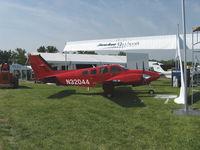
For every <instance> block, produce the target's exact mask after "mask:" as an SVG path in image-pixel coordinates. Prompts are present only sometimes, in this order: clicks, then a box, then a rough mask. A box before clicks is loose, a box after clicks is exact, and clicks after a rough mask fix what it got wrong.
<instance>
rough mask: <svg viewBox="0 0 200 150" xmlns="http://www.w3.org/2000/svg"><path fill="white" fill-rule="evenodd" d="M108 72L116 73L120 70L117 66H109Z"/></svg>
mask: <svg viewBox="0 0 200 150" xmlns="http://www.w3.org/2000/svg"><path fill="white" fill-rule="evenodd" d="M110 72H112V73H117V72H122V70H121V69H119V68H118V67H117V66H111V67H110Z"/></svg>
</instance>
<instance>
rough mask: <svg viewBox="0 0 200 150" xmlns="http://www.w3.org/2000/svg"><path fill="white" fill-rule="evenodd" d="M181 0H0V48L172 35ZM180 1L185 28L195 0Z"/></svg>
mask: <svg viewBox="0 0 200 150" xmlns="http://www.w3.org/2000/svg"><path fill="white" fill-rule="evenodd" d="M181 1H182V0H0V49H1V50H9V49H11V50H14V49H16V48H23V49H25V50H26V51H27V52H36V49H37V48H39V47H40V46H42V45H44V46H48V45H53V46H56V47H57V48H58V49H59V51H62V50H63V49H64V46H65V43H66V42H67V41H79V40H94V39H108V38H122V37H140V36H154V35H168V34H176V33H177V24H180V28H182V26H181V24H182V20H181ZM185 2H186V31H187V33H191V30H192V28H193V27H196V26H198V25H200V0H185ZM181 31H182V30H181ZM170 57H171V56H170Z"/></svg>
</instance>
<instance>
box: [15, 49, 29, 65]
mask: <svg viewBox="0 0 200 150" xmlns="http://www.w3.org/2000/svg"><path fill="white" fill-rule="evenodd" d="M15 51H16V56H15V63H18V64H21V65H25V64H26V61H27V56H26V50H24V49H22V48H17V49H15Z"/></svg>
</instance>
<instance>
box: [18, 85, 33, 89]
mask: <svg viewBox="0 0 200 150" xmlns="http://www.w3.org/2000/svg"><path fill="white" fill-rule="evenodd" d="M18 89H32V88H31V87H28V86H22V85H20V86H19V87H18Z"/></svg>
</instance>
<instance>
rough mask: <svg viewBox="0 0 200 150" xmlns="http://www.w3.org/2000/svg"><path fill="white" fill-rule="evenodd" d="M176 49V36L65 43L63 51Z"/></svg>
mask: <svg viewBox="0 0 200 150" xmlns="http://www.w3.org/2000/svg"><path fill="white" fill-rule="evenodd" d="M141 49H143V50H156V49H158V50H171V49H176V35H164V36H147V37H133V38H118V39H103V40H88V41H74V42H67V43H66V45H65V48H64V51H104V50H108V51H109V50H141Z"/></svg>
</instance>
